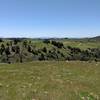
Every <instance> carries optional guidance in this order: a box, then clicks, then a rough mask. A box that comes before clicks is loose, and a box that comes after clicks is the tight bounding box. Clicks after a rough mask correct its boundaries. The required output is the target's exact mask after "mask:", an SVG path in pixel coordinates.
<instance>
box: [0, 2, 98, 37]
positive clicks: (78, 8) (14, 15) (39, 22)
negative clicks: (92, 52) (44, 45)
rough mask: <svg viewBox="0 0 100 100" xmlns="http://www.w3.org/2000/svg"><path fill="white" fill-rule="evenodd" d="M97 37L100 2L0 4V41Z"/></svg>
mask: <svg viewBox="0 0 100 100" xmlns="http://www.w3.org/2000/svg"><path fill="white" fill-rule="evenodd" d="M97 35H100V0H0V37H33V38H34V37H92V36H97Z"/></svg>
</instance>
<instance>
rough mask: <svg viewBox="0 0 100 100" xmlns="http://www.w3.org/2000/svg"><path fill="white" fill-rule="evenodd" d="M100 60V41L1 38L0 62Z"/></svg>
mask: <svg viewBox="0 0 100 100" xmlns="http://www.w3.org/2000/svg"><path fill="white" fill-rule="evenodd" d="M36 60H49V61H50V60H56V61H58V60H59V61H64V60H80V61H100V43H99V42H98V41H87V40H86V39H85V40H84V39H27V38H10V39H7V38H6V39H0V62H1V63H16V62H21V63H22V62H30V61H36Z"/></svg>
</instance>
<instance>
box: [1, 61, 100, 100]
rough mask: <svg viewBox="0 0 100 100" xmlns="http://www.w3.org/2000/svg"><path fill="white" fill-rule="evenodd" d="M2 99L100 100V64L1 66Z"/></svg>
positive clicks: (32, 63)
mask: <svg viewBox="0 0 100 100" xmlns="http://www.w3.org/2000/svg"><path fill="white" fill-rule="evenodd" d="M0 100H100V63H99V62H98V63H96V62H91V63H90V62H64V61H61V62H53V61H52V62H50V61H45V62H39V61H37V62H36V61H35V62H31V63H23V64H11V65H8V64H0Z"/></svg>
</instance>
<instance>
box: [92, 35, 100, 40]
mask: <svg viewBox="0 0 100 100" xmlns="http://www.w3.org/2000/svg"><path fill="white" fill-rule="evenodd" d="M91 39H92V40H96V41H100V36H96V37H93V38H91Z"/></svg>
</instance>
